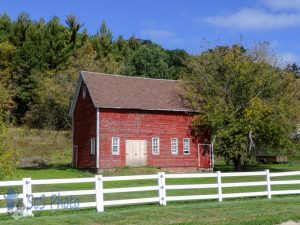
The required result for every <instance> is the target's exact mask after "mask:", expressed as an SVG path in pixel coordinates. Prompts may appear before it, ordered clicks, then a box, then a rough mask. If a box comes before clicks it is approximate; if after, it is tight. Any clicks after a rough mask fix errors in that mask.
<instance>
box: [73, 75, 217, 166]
mask: <svg viewBox="0 0 300 225" xmlns="http://www.w3.org/2000/svg"><path fill="white" fill-rule="evenodd" d="M178 87H179V81H175V80H162V79H149V78H143V77H130V76H120V75H111V74H103V73H93V72H81V73H80V76H79V80H78V83H77V88H76V92H75V95H74V98H73V103H72V106H71V110H70V114H71V116H72V124H73V166H74V167H76V168H79V169H90V170H96V171H101V170H104V169H112V168H116V167H122V166H153V167H160V168H173V169H174V168H177V169H182V168H192V169H201V170H210V169H211V168H212V167H213V153H212V145H211V144H210V142H209V140H210V138H209V136H208V135H207V134H204V133H203V135H200V136H197V137H195V136H193V135H192V132H191V122H192V120H193V117H194V115H195V113H194V112H193V111H192V110H191V109H189V108H188V107H186V106H185V104H184V101H183V100H182V99H181V98H180V97H179V95H178Z"/></svg>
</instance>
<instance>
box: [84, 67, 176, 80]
mask: <svg viewBox="0 0 300 225" xmlns="http://www.w3.org/2000/svg"><path fill="white" fill-rule="evenodd" d="M80 73H93V74H99V75H104V76H116V77H128V78H132V79H145V80H158V81H159V80H161V81H173V82H174V81H175V82H180V80H173V79H163V78H151V77H141V76H129V75H124V74H112V73H101V72H94V71H85V70H82V71H80Z"/></svg>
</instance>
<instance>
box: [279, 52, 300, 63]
mask: <svg viewBox="0 0 300 225" xmlns="http://www.w3.org/2000/svg"><path fill="white" fill-rule="evenodd" d="M279 57H280V58H281V59H282V61H283V63H294V62H298V60H299V57H298V56H297V55H296V54H294V53H292V52H283V53H280V54H279Z"/></svg>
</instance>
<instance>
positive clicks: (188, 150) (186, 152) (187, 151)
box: [183, 138, 191, 155]
mask: <svg viewBox="0 0 300 225" xmlns="http://www.w3.org/2000/svg"><path fill="white" fill-rule="evenodd" d="M186 142H187V143H186ZM190 145H191V143H190V139H189V138H183V154H184V155H189V154H190V153H191V146H190Z"/></svg>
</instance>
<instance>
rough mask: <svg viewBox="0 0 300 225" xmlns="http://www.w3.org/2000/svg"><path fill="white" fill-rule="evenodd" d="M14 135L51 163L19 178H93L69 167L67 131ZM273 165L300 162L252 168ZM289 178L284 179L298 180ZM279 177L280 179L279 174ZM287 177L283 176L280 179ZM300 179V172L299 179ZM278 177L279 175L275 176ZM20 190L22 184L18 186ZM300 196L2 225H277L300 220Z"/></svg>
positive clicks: (90, 212)
mask: <svg viewBox="0 0 300 225" xmlns="http://www.w3.org/2000/svg"><path fill="white" fill-rule="evenodd" d="M11 138H12V139H13V141H14V144H15V146H17V148H18V149H19V150H20V152H19V156H22V157H28V158H29V159H30V157H32V156H33V155H34V156H39V157H40V158H42V159H43V160H45V161H46V162H47V164H48V166H45V167H42V168H19V169H17V173H16V174H15V175H14V177H13V178H9V179H10V180H11V179H14V180H19V179H22V178H23V177H31V178H32V179H46V178H49V179H50V178H75V177H92V176H94V174H92V173H90V172H84V171H78V170H76V169H72V168H70V167H69V161H70V159H71V154H70V152H71V151H70V142H69V139H70V137H69V133H68V132H52V131H38V130H26V129H21V128H13V129H11ZM265 169H270V170H271V171H274V172H279V171H295V170H300V161H299V160H298V159H295V158H294V159H292V160H291V162H289V163H287V164H257V165H254V166H251V167H249V168H248V170H251V171H254V170H255V171H262V170H265ZM215 170H220V171H222V172H226V171H232V170H233V166H232V165H229V166H228V165H225V164H224V162H223V161H222V160H220V161H217V165H216V167H215ZM159 171H160V169H159V168H151V167H144V168H128V167H124V168H120V169H118V170H116V171H114V172H110V173H105V174H103V175H104V176H114V175H133V174H156V173H157V172H159ZM295 178H296V177H286V178H285V179H295ZM264 179H265V178H264V177H263V176H260V177H243V178H239V177H231V178H223V179H222V182H242V181H263V180H264ZM276 179H280V178H276ZM281 179H282V178H281ZM297 179H300V176H298V177H297ZM273 180H275V178H273ZM166 183H167V184H197V183H198V184H199V183H216V179H215V178H196V179H167V180H166ZM149 185H157V180H139V181H118V182H115V181H114V182H105V183H104V187H105V188H116V187H134V186H149ZM283 188H284V189H300V185H284V186H283V185H279V186H276V187H274V188H273V187H272V190H281V189H283ZM88 189H94V184H93V183H83V184H72V185H70V184H58V185H57V184H56V185H34V186H33V192H47V191H63V190H88ZM15 190H16V191H17V192H18V193H20V192H21V187H20V188H16V189H15ZM6 191H7V189H6V188H1V187H0V194H5V193H6ZM253 191H265V187H264V186H261V187H236V188H224V189H223V193H233V192H253ZM216 192H217V190H216V189H194V190H169V191H167V196H172V195H193V194H215V193H216ZM154 196H157V191H147V192H133V193H118V194H105V195H104V199H105V200H113V199H127V198H143V197H154ZM79 199H80V202H88V201H95V196H94V195H89V196H79ZM48 201H49V199H48ZM1 207H5V201H0V208H1ZM299 209H300V196H298V195H295V196H284V197H272V199H271V200H268V199H266V197H261V198H242V199H225V200H224V201H223V202H222V203H219V202H217V200H205V201H187V202H173V203H169V202H168V205H167V206H165V207H163V206H159V205H157V204H149V205H135V206H120V207H106V208H105V212H104V213H97V212H96V210H95V209H94V208H92V209H84V210H83V209H80V210H65V211H62V210H58V211H44V212H35V213H34V214H35V217H34V218H22V219H20V220H18V221H17V222H16V221H15V220H14V219H13V218H12V217H11V216H8V215H0V225H1V224H44V225H47V224H62V225H65V224H82V225H87V224H93V225H97V224H224V225H225V224H253V225H254V224H277V223H280V222H282V221H286V220H290V219H293V220H298V221H300V214H299Z"/></svg>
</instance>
